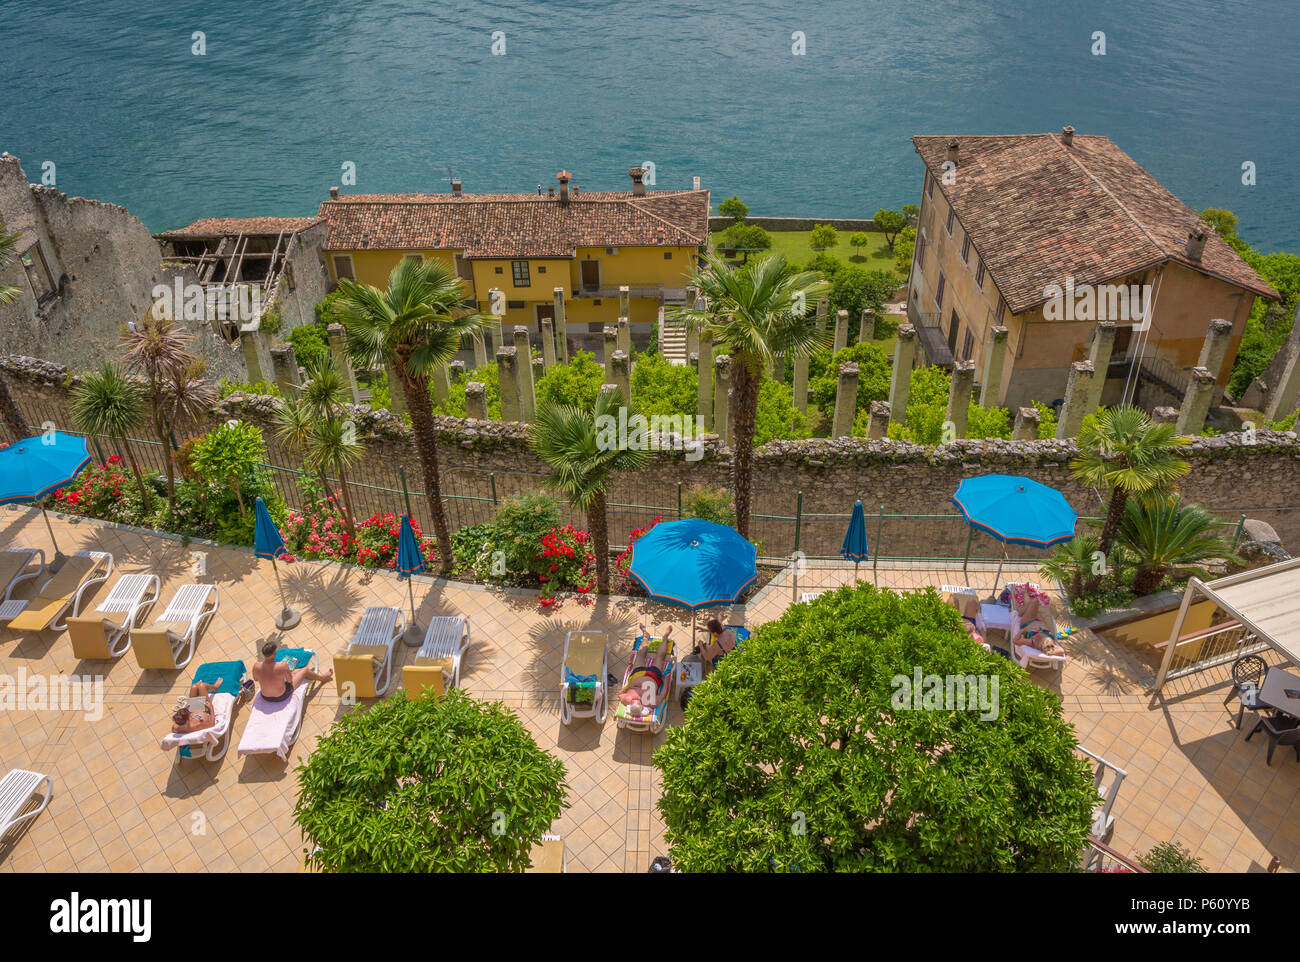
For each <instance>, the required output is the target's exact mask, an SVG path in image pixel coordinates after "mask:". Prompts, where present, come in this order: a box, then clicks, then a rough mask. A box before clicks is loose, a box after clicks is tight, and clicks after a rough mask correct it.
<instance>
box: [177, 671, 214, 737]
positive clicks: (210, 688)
mask: <svg viewBox="0 0 1300 962" xmlns="http://www.w3.org/2000/svg"><path fill="white" fill-rule="evenodd" d="M221 681H222V679H220V678H218V679H217V680H216V681H215V682H214V683H213V684H208V683H207V682H204V681H201V682H198V683H197V684H193V685H191V686H190V697H191V698H202V699H203V700H204V705H203V711H195V712H192V711H190V709H189V706H187V705H182V706H180V707H179V708H177V709H176V712H175V714H173V715H172V734H173V735H188V734H189V733H190V732H199V731H203V729H205V728H211V727H212V726H213V725H215V724H216V723H217V712H216V709H215V708H213V707H212V693H213V692H214V691H216V690H217V689H218V688H220V687H221Z"/></svg>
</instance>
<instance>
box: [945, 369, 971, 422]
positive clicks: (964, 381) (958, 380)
mask: <svg viewBox="0 0 1300 962" xmlns="http://www.w3.org/2000/svg"><path fill="white" fill-rule="evenodd" d="M974 388H975V362H974V361H957V362H956V363H954V364H953V366H952V387H951V388H950V389H949V391H948V415H947V419H948V420H949V421H951V422H952V427H953V432H954V433H953V437H955V438H964V437H965V436H966V421H967V419H968V418H969V416H970V396H971V391H972V390H974Z"/></svg>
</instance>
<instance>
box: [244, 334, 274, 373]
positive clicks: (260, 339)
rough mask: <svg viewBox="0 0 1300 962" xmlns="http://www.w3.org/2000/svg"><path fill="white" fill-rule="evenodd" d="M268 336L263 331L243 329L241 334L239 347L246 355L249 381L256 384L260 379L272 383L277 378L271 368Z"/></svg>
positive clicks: (245, 364) (245, 362)
mask: <svg viewBox="0 0 1300 962" xmlns="http://www.w3.org/2000/svg"><path fill="white" fill-rule="evenodd" d="M268 347H269V344H268V343H267V336H266V335H265V334H263V333H262V332H261V331H241V332H240V334H239V349H240V351H242V352H243V355H244V367H245V368H247V369H248V383H249V384H256V383H257V382H258V381H265V382H266V383H267V384H271V383H272V382H274V380H275V372H274V371H273V370H272V368H271V354H270V351H268V350H267V348H268Z"/></svg>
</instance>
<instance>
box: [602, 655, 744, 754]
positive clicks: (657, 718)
mask: <svg viewBox="0 0 1300 962" xmlns="http://www.w3.org/2000/svg"><path fill="white" fill-rule="evenodd" d="M746 636H748V632H746ZM643 643H644V644H646V645H647V646H648V647H649V650H650V651H654V650H655V649H656V648H657V646H658V645H665V644H666V645H667V646H668V661H667V663H666V664H665V665H664V670H663V671H664V673H663V678H662V679H661V680H660V681H659V682H658V684H657V685H656V688H655V705H654V708H653V710H652V711H650V713H649V714H642V715H636V714H633V712H632V708H631V707H629V706H628V705H624V704H623V703H622V701H620V702H619V704H618V707H617V708H615V709H614V724H616V725H617V726H618V727H619V728H626V729H627V730H628V731H634V732H648V733H650V734H651V735H658V734H659V733H660V732H661V731H663V730H664V724H665V723H666V722H667V720H668V703H669V702H670V701H672V695H673V675H674V674H676V672H677V661H676V657H675V655H674V654H673V643H672V639H670V638H651V639H649V640H648V641H646V639H643V638H640V637H638V638H637V639H636V641H634V642H633V643H632V654H630V655H629V656H628V659H627V669H626V670H625V671H624V672H623V684H622V686H621V687H620V691H621V690H622V689H623V688H626V687H627V686H628V684H629V683H631V682H633V681H635V680H636V679H637V678H638V677H641V676H644V677H652V676H651V673H650V672H649V671H647V670H646V668H645V666H634V662H635V661H636V656H637V652H638V651H640V650H641V645H642V644H643ZM736 644H737V645H739V644H740V636H739V635H737V637H736ZM733 650H734V649H733Z"/></svg>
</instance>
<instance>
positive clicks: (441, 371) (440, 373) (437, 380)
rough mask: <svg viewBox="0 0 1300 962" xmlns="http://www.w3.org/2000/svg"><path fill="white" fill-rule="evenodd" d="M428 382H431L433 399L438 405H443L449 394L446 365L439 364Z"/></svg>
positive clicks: (449, 385) (449, 379)
mask: <svg viewBox="0 0 1300 962" xmlns="http://www.w3.org/2000/svg"><path fill="white" fill-rule="evenodd" d="M429 380H430V381H432V382H433V399H434V400H435V401H437V402H438V403H439V404H445V403H446V401H447V397H448V395H450V394H451V377H450V376H449V374H448V373H447V365H446V364H439V365H438V366H437V367H435V368H434V369H433V376H432V377H431V378H429Z"/></svg>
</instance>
